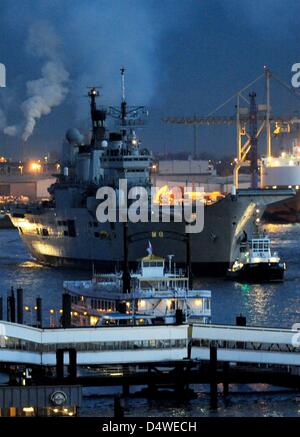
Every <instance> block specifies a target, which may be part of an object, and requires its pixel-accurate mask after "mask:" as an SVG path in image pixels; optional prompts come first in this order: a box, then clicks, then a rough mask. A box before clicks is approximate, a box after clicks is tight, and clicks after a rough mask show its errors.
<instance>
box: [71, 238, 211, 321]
mask: <svg viewBox="0 0 300 437" xmlns="http://www.w3.org/2000/svg"><path fill="white" fill-rule="evenodd" d="M147 251H148V255H147V256H145V257H143V258H141V259H140V260H139V267H138V270H137V271H136V272H134V273H133V272H131V274H130V292H129V293H128V292H124V283H123V275H122V272H116V273H112V274H97V273H95V272H93V277H92V279H91V280H89V281H65V282H64V284H63V288H64V292H65V293H68V294H70V295H71V302H72V303H71V309H72V325H73V326H91V325H92V326H103V325H104V326H107V325H108V326H112V325H114V326H120V325H122V326H124V325H127V326H128V325H129V326H130V325H158V324H170V325H172V324H182V323H188V322H189V321H190V320H191V318H192V319H193V321H195V320H196V321H197V322H198V323H209V322H210V320H211V291H209V290H199V289H196V290H194V289H191V288H190V281H189V277H188V275H185V274H184V272H183V270H182V269H177V268H176V264H175V262H174V258H173V256H172V255H169V257H168V258H169V259H168V262H167V263H166V260H165V259H164V258H162V257H159V256H156V255H154V254H153V253H152V246H151V244H149V248H148V249H147Z"/></svg>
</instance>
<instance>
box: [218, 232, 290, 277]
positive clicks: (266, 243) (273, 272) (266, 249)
mask: <svg viewBox="0 0 300 437" xmlns="http://www.w3.org/2000/svg"><path fill="white" fill-rule="evenodd" d="M285 270H286V264H285V262H282V261H281V259H280V257H279V256H278V254H277V252H273V253H271V241H270V238H269V237H268V236H267V235H264V234H263V235H260V234H258V235H257V236H255V237H253V238H251V239H250V240H248V241H244V242H241V244H240V258H238V259H236V260H235V262H234V263H233V265H232V267H231V268H230V269H228V271H227V277H228V278H231V279H235V280H238V281H246V282H252V283H255V282H256V283H258V282H274V281H283V278H284V272H285Z"/></svg>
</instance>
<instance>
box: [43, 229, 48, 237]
mask: <svg viewBox="0 0 300 437" xmlns="http://www.w3.org/2000/svg"><path fill="white" fill-rule="evenodd" d="M42 235H43V237H48V236H49V232H48V229H46V228H43V229H42Z"/></svg>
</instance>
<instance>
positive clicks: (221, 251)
mask: <svg viewBox="0 0 300 437" xmlns="http://www.w3.org/2000/svg"><path fill="white" fill-rule="evenodd" d="M121 80H122V101H121V106H120V107H109V108H105V109H104V108H98V107H97V105H96V98H97V96H98V94H99V93H98V90H97V89H96V88H91V89H90V91H89V97H90V105H91V119H92V135H91V140H90V141H89V143H88V144H86V143H85V142H84V141H83V137H82V136H81V134H80V133H79V132H78V131H77V130H76V129H70V130H69V131H68V132H67V134H66V141H65V142H64V144H63V157H62V162H61V173H60V174H58V175H57V181H56V182H55V183H54V184H53V185H51V187H50V188H49V192H50V194H51V198H50V200H49V201H45V202H42V203H35V204H29V205H26V206H25V205H17V206H14V207H13V208H11V209H10V211H8V214H9V216H10V218H11V220H12V222H13V224H14V225H15V226H16V227H17V228H18V230H19V234H20V237H21V238H22V240H23V241H24V243H25V244H26V246H27V248H28V250H29V252H30V253H31V254H32V255H33V257H34V258H36V259H37V260H38V261H40V262H42V263H45V264H50V265H54V266H68V267H79V268H84V267H87V268H91V267H92V265H94V266H95V267H96V268H97V270H98V271H111V270H112V269H114V268H116V267H121V266H122V262H123V257H124V255H123V237H124V224H123V223H119V222H116V223H111V222H106V223H99V222H98V221H97V218H96V209H97V206H98V204H99V200H97V199H96V192H97V190H98V188H99V187H101V186H110V187H113V188H116V187H117V186H118V183H119V180H120V179H124V178H125V179H126V180H127V183H128V187H129V188H130V187H132V186H142V187H145V188H147V189H149V190H150V188H151V175H150V172H151V162H152V154H151V153H150V152H149V151H148V150H147V149H145V148H143V147H142V146H141V144H140V141H139V139H138V137H137V135H136V128H137V127H138V126H139V125H140V124H141V123H142V118H143V116H144V114H145V113H146V110H145V108H144V107H141V106H140V107H132V106H127V103H126V100H125V86H124V70H123V69H122V70H121ZM107 116H110V117H113V118H115V119H117V121H118V126H119V127H118V129H117V130H116V131H115V132H108V130H107V128H106V118H107ZM291 196H293V190H260V189H254V190H252V189H247V190H237V191H236V192H235V191H233V192H232V193H231V194H229V195H227V196H226V197H225V198H223V199H220V200H218V201H216V202H215V203H212V204H207V205H205V208H204V229H203V231H202V232H199V233H196V234H190V236H189V243H190V244H189V246H187V244H186V239H185V238H182V237H183V236H185V235H186V234H185V223H184V222H172V221H171V222H170V223H164V222H159V223H151V222H149V223H129V224H128V231H127V232H128V234H125V235H128V241H130V244H129V245H128V257H129V265H130V266H132V267H135V266H136V261H137V260H138V259H139V258H140V257H142V256H143V255H144V253H145V247H146V245H147V241H148V240H150V241H151V243H152V245H153V247H154V250H155V252H156V253H159V255H160V256H162V257H166V256H167V255H170V254H172V255H174V258H175V261H176V263H177V265H178V266H180V265H181V264H182V265H184V264H186V260H187V251H188V250H189V251H190V254H189V257H190V260H191V264H192V269H193V273H194V274H195V275H205V274H211V273H213V274H219V273H223V272H225V271H226V269H227V268H228V266H229V265H230V264H231V263H232V262H234V260H235V259H236V258H237V257H238V253H239V248H240V242H241V241H242V240H243V239H245V238H247V235H251V234H252V230H253V228H254V227H255V226H256V225H257V223H258V222H259V220H260V218H261V216H262V214H263V212H264V210H265V208H266V207H267V205H269V204H272V203H274V202H278V201H279V200H283V199H285V198H289V197H291ZM136 236H139V237H136Z"/></svg>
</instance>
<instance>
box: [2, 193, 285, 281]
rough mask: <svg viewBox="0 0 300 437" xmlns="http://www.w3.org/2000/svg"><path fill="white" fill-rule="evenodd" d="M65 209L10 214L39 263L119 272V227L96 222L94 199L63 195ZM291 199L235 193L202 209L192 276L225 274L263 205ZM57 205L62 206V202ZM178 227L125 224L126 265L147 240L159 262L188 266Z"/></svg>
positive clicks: (28, 209) (192, 243) (140, 252)
mask: <svg viewBox="0 0 300 437" xmlns="http://www.w3.org/2000/svg"><path fill="white" fill-rule="evenodd" d="M60 196H62V197H64V198H65V202H64V204H65V206H64V207H61V208H58V207H53V208H51V207H30V206H28V207H26V208H22V207H18V208H15V209H14V210H11V211H10V212H9V215H10V218H11V220H12V222H13V224H14V226H16V227H17V228H18V230H19V234H20V237H21V238H22V240H23V242H24V243H25V245H26V246H27V248H28V250H29V252H30V253H31V255H32V256H33V257H34V258H35V259H36V260H37V261H39V262H41V263H44V264H48V265H52V266H59V267H60V266H63V267H72V268H73V267H75V268H91V266H92V265H94V266H95V268H96V269H97V270H98V271H103V272H105V271H112V270H114V269H115V268H122V262H123V232H124V229H123V228H124V225H123V223H109V222H107V223H98V222H97V219H96V207H97V204H96V203H95V201H96V199H95V198H93V199H90V201H89V200H88V202H87V205H89V207H86V206H85V207H82V208H78V207H76V208H72V205H71V204H69V203H68V196H67V192H65V193H64V192H63V190H61V193H60ZM291 196H293V192H292V191H291V190H282V191H279V190H278V191H276V192H275V191H274V190H272V191H270V190H239V192H238V193H237V195H236V196H231V195H228V196H227V197H225V198H224V199H221V200H219V201H218V202H216V203H214V204H212V205H208V206H205V210H204V229H203V231H202V232H200V233H194V234H189V235H190V253H191V263H192V271H193V274H194V275H195V276H205V275H221V274H225V273H226V270H227V269H228V267H229V266H230V265H231V263H232V262H233V261H234V260H235V259H236V258H237V256H238V253H239V246H240V241H241V239H242V238H244V236H245V234H247V235H251V234H252V232H253V228H254V226H255V222H256V221H257V220H258V219H260V217H261V216H262V214H263V212H264V210H265V208H266V207H267V205H269V204H271V203H274V202H277V201H279V200H283V199H285V198H288V197H291ZM60 204H62V203H61V202H60ZM184 232H185V226H184V223H183V222H180V223H174V222H171V223H163V222H160V223H134V224H133V223H129V224H128V235H129V237H130V239H131V243H130V244H129V262H130V266H131V267H132V268H134V267H135V266H136V262H137V260H138V259H139V258H141V257H142V256H143V255H144V253H145V248H146V247H147V244H148V240H150V241H151V243H152V245H153V247H154V250H155V251H156V252H157V253H159V254H160V256H162V257H167V255H170V254H172V255H174V259H175V262H176V265H177V266H178V267H180V266H184V265H186V260H187V253H186V251H187V245H186V242H185V241H183V239H182V238H181V237H182V235H184Z"/></svg>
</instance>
